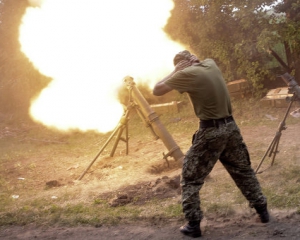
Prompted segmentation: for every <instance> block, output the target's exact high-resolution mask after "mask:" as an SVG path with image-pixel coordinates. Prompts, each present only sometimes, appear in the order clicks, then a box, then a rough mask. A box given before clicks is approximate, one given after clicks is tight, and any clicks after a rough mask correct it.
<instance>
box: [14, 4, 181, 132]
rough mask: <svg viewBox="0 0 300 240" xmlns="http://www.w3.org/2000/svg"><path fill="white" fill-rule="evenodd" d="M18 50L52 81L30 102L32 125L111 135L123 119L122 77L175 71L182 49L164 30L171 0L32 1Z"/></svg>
mask: <svg viewBox="0 0 300 240" xmlns="http://www.w3.org/2000/svg"><path fill="white" fill-rule="evenodd" d="M29 2H30V3H31V4H35V5H32V7H29V8H28V9H27V11H26V13H25V15H24V16H23V19H22V25H21V26H20V39H19V40H20V43H21V50H22V51H23V52H24V53H25V54H26V55H27V57H28V58H29V59H30V61H31V62H32V63H33V64H34V66H35V67H36V68H37V69H38V70H39V71H40V72H41V73H42V74H44V75H46V76H49V77H51V78H52V79H53V80H52V82H51V83H50V85H49V86H48V87H47V88H46V89H44V90H43V91H42V92H41V93H40V95H39V96H38V97H37V99H35V100H34V101H33V102H32V105H31V108H30V114H31V116H32V117H33V119H34V120H36V121H38V122H41V123H43V124H44V125H46V126H49V127H55V128H57V129H60V130H69V129H80V130H83V131H84V130H97V131H99V132H108V131H110V130H112V129H113V128H114V127H115V126H116V125H117V123H118V121H119V120H120V117H121V116H122V114H123V107H122V106H121V104H120V103H119V101H118V100H117V97H116V96H117V89H118V87H120V86H121V84H123V82H122V79H123V78H124V77H125V76H127V75H130V76H132V77H134V79H135V81H136V82H137V81H141V80H143V81H150V82H149V84H150V86H152V85H153V84H154V83H155V82H156V81H158V80H159V79H160V78H161V77H163V76H164V75H165V74H167V73H168V72H169V71H171V70H172V68H173V66H172V58H173V56H174V54H176V53H177V52H178V51H181V50H182V48H183V47H182V46H180V45H179V44H177V43H175V42H173V41H171V40H170V39H169V38H168V37H167V35H166V34H165V33H164V32H163V30H162V28H163V26H164V25H165V24H166V22H167V19H168V18H169V16H170V10H171V9H172V8H173V2H172V0H127V1H124V0H115V1H105V2H104V1H99V0H87V1H82V0H31V1H29Z"/></svg>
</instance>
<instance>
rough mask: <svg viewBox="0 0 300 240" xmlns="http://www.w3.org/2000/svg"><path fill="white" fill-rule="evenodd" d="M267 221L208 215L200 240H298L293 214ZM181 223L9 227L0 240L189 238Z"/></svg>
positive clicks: (276, 214)
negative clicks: (179, 229) (180, 230)
mask: <svg viewBox="0 0 300 240" xmlns="http://www.w3.org/2000/svg"><path fill="white" fill-rule="evenodd" d="M270 213H271V221H270V222H269V223H267V224H262V223H260V222H259V221H258V219H257V217H256V215H255V214H253V213H252V214H238V215H235V216H234V217H233V218H226V217H225V218H224V217H218V216H208V217H206V218H204V219H203V221H202V223H201V229H202V233H203V236H202V239H283V238H284V239H289V240H290V239H295V240H296V239H300V215H299V214H297V213H296V212H293V211H289V212H285V211H275V210H271V211H270ZM180 224H182V222H181V221H179V220H177V219H175V220H166V221H165V220H158V221H156V222H152V223H149V224H147V223H145V222H142V221H141V223H135V224H121V225H116V226H95V227H92V226H86V227H84V226H81V227H74V228H70V227H47V226H44V227H36V226H35V225H28V226H24V227H21V226H11V227H6V228H5V229H4V228H2V229H1V228H0V239H5V240H6V239H7V240H10V239H11V240H16V239H22V240H29V239H45V240H47V239H57V240H71V239H84V240H96V239H115V240H125V239H126V240H127V239H138V240H146V239H157V240H160V239H161V240H174V239H190V238H189V237H186V236H183V235H182V234H181V233H180V232H179V231H178V227H179V226H180Z"/></svg>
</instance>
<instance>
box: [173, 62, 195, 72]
mask: <svg viewBox="0 0 300 240" xmlns="http://www.w3.org/2000/svg"><path fill="white" fill-rule="evenodd" d="M191 65H192V63H191V62H190V61H189V60H181V61H180V62H178V63H177V65H176V66H175V72H177V71H180V70H183V69H185V68H187V67H189V66H191Z"/></svg>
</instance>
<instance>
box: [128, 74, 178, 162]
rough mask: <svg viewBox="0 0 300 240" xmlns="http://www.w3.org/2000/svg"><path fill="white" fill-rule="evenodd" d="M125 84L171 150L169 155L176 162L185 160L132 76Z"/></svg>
mask: <svg viewBox="0 0 300 240" xmlns="http://www.w3.org/2000/svg"><path fill="white" fill-rule="evenodd" d="M123 80H124V82H125V83H126V84H127V88H128V89H130V90H131V91H130V92H131V97H132V99H133V100H134V101H135V102H136V104H137V105H138V106H139V107H140V110H141V111H142V113H143V115H144V116H145V117H146V118H147V119H148V121H149V123H150V124H151V126H152V128H153V131H154V132H155V133H156V135H157V136H158V137H159V138H160V139H161V140H162V142H163V143H164V145H165V146H166V147H167V149H168V150H169V153H168V154H167V155H169V156H172V157H173V158H174V159H175V160H180V161H182V160H183V157H184V154H183V153H182V151H181V149H180V148H179V146H178V145H177V144H176V142H175V141H174V139H173V137H172V136H171V134H170V133H169V132H168V131H167V129H166V128H165V127H164V125H163V124H162V123H161V122H160V120H159V117H158V115H157V114H156V112H154V111H153V110H152V108H151V107H150V105H149V103H148V102H147V101H146V99H145V98H144V96H143V95H142V94H141V92H140V91H139V89H138V88H137V87H136V85H135V82H134V81H133V78H132V77H130V76H126V77H125V78H124V79H123Z"/></svg>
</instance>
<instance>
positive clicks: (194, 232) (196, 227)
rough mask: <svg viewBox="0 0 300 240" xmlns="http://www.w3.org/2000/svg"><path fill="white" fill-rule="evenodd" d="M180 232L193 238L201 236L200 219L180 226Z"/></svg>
mask: <svg viewBox="0 0 300 240" xmlns="http://www.w3.org/2000/svg"><path fill="white" fill-rule="evenodd" d="M180 232H182V233H183V234H184V235H187V236H190V237H193V238H197V237H201V229H200V221H189V222H188V223H187V224H186V225H184V226H182V227H180Z"/></svg>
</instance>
